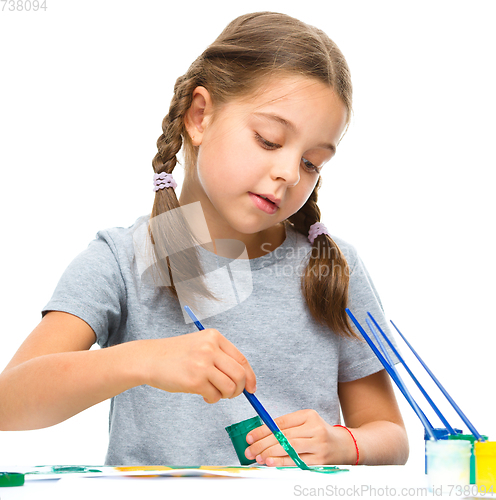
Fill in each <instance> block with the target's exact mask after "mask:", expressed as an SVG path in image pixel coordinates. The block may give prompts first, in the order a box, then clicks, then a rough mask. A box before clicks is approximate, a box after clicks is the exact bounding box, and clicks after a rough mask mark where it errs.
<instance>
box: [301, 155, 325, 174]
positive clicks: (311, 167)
mask: <svg viewBox="0 0 496 500" xmlns="http://www.w3.org/2000/svg"><path fill="white" fill-rule="evenodd" d="M301 161H302V163H303V165H304V167H305V169H306V170H307V171H309V172H317V173H320V170H321V168H322V167H316V166H315V165H314V164H313V163H312V162H311V161H308V160H307V159H306V158H302V159H301Z"/></svg>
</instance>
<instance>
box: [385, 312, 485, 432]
mask: <svg viewBox="0 0 496 500" xmlns="http://www.w3.org/2000/svg"><path fill="white" fill-rule="evenodd" d="M391 324H392V325H393V326H394V328H395V329H396V331H397V332H398V333H399V334H400V336H401V338H402V339H403V340H404V341H405V344H406V345H407V346H408V347H409V348H410V350H411V351H412V352H413V354H414V355H415V357H416V358H417V359H418V360H419V362H420V364H421V365H422V366H423V367H424V369H425V371H426V372H427V373H428V374H429V375H430V376H431V378H432V380H434V382H435V383H436V385H437V386H438V387H439V390H440V391H441V392H442V393H443V395H444V397H445V398H446V399H447V400H448V401H449V402H450V404H451V406H452V407H453V408H454V409H455V411H456V412H457V413H458V415H459V416H460V418H461V419H462V420H463V422H464V423H465V425H466V426H467V427H468V428H469V429H470V432H471V433H472V434H473V435H474V436H475V438H476V439H477V440H478V441H484V438H483V437H482V436H481V435H480V434H479V433H478V432H477V429H476V428H475V427H474V425H473V424H472V422H471V421H470V420H469V419H468V418H467V416H466V415H465V413H463V411H462V410H461V409H460V407H459V406H458V405H457V404H456V403H455V402H454V400H453V398H452V397H451V396H450V395H449V394H448V391H447V390H446V389H445V388H444V387H443V386H442V384H441V382H439V380H438V379H437V378H436V377H435V376H434V373H432V371H431V370H430V369H429V367H428V366H427V365H426V364H425V363H424V361H423V360H422V358H421V357H420V356H419V355H418V354H417V351H415V349H414V348H413V347H412V345H411V344H410V342H408V340H406V338H405V336H404V335H403V334H402V333H401V332H400V331H399V329H398V327H397V326H396V325H395V324H394V323H393V322H392V321H391Z"/></svg>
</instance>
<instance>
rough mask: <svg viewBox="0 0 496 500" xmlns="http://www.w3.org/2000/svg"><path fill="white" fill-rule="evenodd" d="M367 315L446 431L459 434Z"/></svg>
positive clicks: (377, 324) (396, 350) (375, 322)
mask: <svg viewBox="0 0 496 500" xmlns="http://www.w3.org/2000/svg"><path fill="white" fill-rule="evenodd" d="M367 314H368V315H369V317H370V318H371V319H372V321H373V322H374V325H375V326H376V328H377V329H378V330H379V332H380V333H381V335H382V336H383V337H384V340H385V341H386V342H387V343H388V345H389V347H390V348H391V350H392V351H393V352H394V354H395V355H396V357H397V358H398V359H399V360H400V363H401V364H402V365H403V366H404V367H405V370H406V371H407V373H408V374H409V375H410V377H412V379H413V381H414V382H415V384H416V385H417V387H418V388H419V390H420V392H421V393H422V394H423V395H424V397H425V399H427V401H428V402H429V404H430V405H431V407H432V409H433V410H434V412H435V413H436V415H437V416H438V417H439V418H440V420H441V422H442V423H443V424H444V426H445V427H446V429H448V432H449V433H450V434H452V435H454V434H457V432H456V431H455V430H454V429H453V427H451V425H450V424H449V423H448V421H447V420H446V418H445V417H444V415H443V414H442V413H441V411H440V410H439V408H438V407H437V406H436V404H435V403H434V401H432V399H431V397H430V396H429V394H427V391H426V390H425V389H424V388H423V387H422V384H421V383H420V382H419V381H418V380H417V377H415V375H414V374H413V372H412V371H411V370H410V368H409V367H408V365H407V364H406V363H405V360H404V359H403V358H402V356H401V354H400V353H399V352H398V349H396V347H394V344H393V343H392V342H391V341H390V340H389V337H388V336H387V335H386V334H385V333H384V332H383V330H382V328H381V327H380V326H379V323H377V321H376V320H375V318H374V316H372V314H370V313H369V312H368V313H367ZM367 323H368V322H367ZM372 333H373V332H372Z"/></svg>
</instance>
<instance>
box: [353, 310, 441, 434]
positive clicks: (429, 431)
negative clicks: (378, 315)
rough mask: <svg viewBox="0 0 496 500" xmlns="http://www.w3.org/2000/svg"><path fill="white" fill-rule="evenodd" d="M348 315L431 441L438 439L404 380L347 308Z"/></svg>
mask: <svg viewBox="0 0 496 500" xmlns="http://www.w3.org/2000/svg"><path fill="white" fill-rule="evenodd" d="M346 313H347V314H348V316H349V317H350V318H351V320H352V321H353V323H354V324H355V326H356V327H357V328H358V330H359V331H360V333H361V334H362V336H363V338H364V339H365V340H366V341H367V344H369V346H370V348H371V349H372V351H374V354H375V355H376V356H377V358H378V359H379V361H380V362H381V363H382V366H384V368H385V369H386V371H387V372H388V373H389V375H390V377H391V378H392V379H393V380H394V382H395V383H396V385H397V386H398V389H399V390H400V391H401V393H402V394H403V396H405V399H406V400H407V401H408V402H409V403H410V406H411V407H412V409H413V411H414V412H415V413H416V414H417V416H418V418H419V419H420V421H421V422H422V424H423V426H424V428H425V430H426V431H427V434H429V437H430V438H431V439H434V440H435V439H436V436H434V431H433V429H432V425H431V424H430V422H429V421H428V420H427V417H426V416H425V415H424V413H423V411H422V410H421V409H420V408H419V407H418V405H417V403H416V402H415V400H414V399H413V398H412V396H411V395H410V393H409V392H408V389H407V388H406V386H405V384H404V382H403V380H401V378H400V376H399V375H398V374H397V372H395V371H394V370H393V368H391V365H390V364H389V363H388V362H387V361H386V359H385V358H384V356H383V355H382V354H381V353H380V351H379V349H377V347H376V346H375V344H374V343H373V342H372V340H371V339H370V337H369V336H368V335H367V332H366V331H365V330H364V329H363V328H362V325H360V323H359V322H358V320H357V319H356V318H355V316H353V313H352V312H351V311H350V310H349V309H348V308H346Z"/></svg>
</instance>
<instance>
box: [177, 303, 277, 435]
mask: <svg viewBox="0 0 496 500" xmlns="http://www.w3.org/2000/svg"><path fill="white" fill-rule="evenodd" d="M184 309H185V310H186V312H187V313H188V315H189V317H190V318H191V319H192V320H193V323H194V324H195V325H196V327H197V328H198V330H205V327H204V326H203V325H202V324H201V323H200V322H199V321H198V318H197V317H196V316H195V313H194V312H193V311H192V310H191V309H190V308H189V307H188V306H184ZM243 394H244V395H245V396H246V399H248V401H249V402H250V404H251V405H252V406H253V408H254V409H255V411H256V412H257V413H258V416H259V417H260V418H261V419H262V422H263V423H264V424H265V425H266V426H267V427H268V428H269V429H270V431H271V432H273V433H274V434H275V433H276V432H281V431H280V429H279V427H277V424H276V423H275V422H274V420H273V418H272V417H271V416H270V415H269V414H268V412H267V410H266V409H265V408H264V407H263V405H262V403H260V401H259V400H258V398H257V397H256V396H255V394H252V393H251V392H248V391H247V390H246V389H243Z"/></svg>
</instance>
